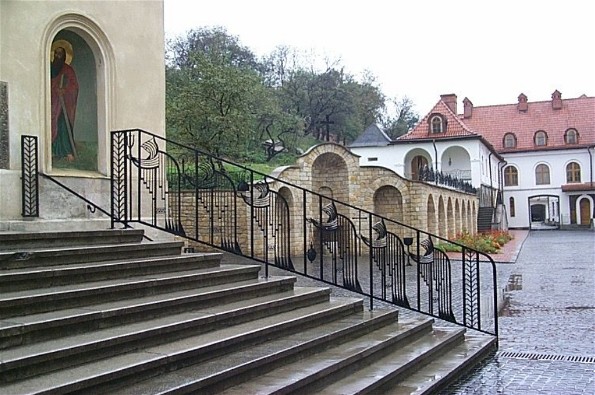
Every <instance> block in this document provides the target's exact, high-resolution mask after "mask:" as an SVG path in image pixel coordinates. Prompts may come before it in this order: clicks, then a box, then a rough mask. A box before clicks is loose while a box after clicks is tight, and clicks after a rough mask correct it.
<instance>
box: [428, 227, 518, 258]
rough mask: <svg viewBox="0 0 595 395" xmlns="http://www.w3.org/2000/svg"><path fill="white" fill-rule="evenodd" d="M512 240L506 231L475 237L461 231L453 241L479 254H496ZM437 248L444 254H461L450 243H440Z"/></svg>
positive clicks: (456, 246)
mask: <svg viewBox="0 0 595 395" xmlns="http://www.w3.org/2000/svg"><path fill="white" fill-rule="evenodd" d="M512 239H513V236H512V235H511V234H510V233H509V232H507V231H490V232H483V233H478V234H476V235H472V234H470V233H469V232H468V231H463V232H462V233H459V234H458V235H457V237H456V238H455V240H454V241H455V242H457V243H459V244H462V245H464V246H466V247H469V248H473V249H475V250H478V251H480V252H484V253H488V254H494V253H498V252H499V251H500V248H502V246H504V244H506V243H508V242H509V241H510V240H512ZM437 248H439V249H441V250H442V251H445V252H461V247H460V246H458V245H456V244H451V243H440V244H439V245H438V246H437Z"/></svg>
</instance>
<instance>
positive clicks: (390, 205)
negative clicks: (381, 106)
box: [271, 143, 477, 248]
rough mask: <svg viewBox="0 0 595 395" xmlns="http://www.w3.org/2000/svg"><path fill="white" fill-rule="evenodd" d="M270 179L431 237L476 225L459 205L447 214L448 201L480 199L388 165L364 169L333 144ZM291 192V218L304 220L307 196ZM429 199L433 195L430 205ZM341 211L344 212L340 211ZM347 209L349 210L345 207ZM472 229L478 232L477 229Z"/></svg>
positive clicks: (355, 158)
mask: <svg viewBox="0 0 595 395" xmlns="http://www.w3.org/2000/svg"><path fill="white" fill-rule="evenodd" d="M271 176H273V177H276V178H278V179H280V180H282V181H284V182H287V183H290V184H293V185H294V186H296V187H301V188H304V189H307V190H312V191H315V192H319V191H322V192H324V191H327V192H325V194H327V193H329V192H328V191H329V190H330V191H332V197H333V198H334V199H336V200H338V201H342V202H344V203H348V204H350V205H351V206H354V207H359V208H362V209H365V210H368V211H372V212H376V213H377V214H378V215H382V216H386V217H388V218H390V219H394V220H397V221H398V222H401V223H403V224H406V225H409V226H412V227H414V228H418V229H421V230H423V231H426V232H429V233H432V234H436V233H439V235H440V236H442V237H448V233H449V232H450V233H452V232H454V230H455V222H459V223H463V224H474V223H475V219H474V217H472V216H471V215H472V212H471V210H466V211H465V212H464V213H460V212H459V213H455V209H454V204H450V211H451V212H450V213H447V202H448V201H451V202H452V201H455V202H459V204H462V205H467V206H468V207H469V205H473V207H475V206H476V201H477V197H476V196H475V195H471V194H467V193H463V192H459V191H455V190H452V189H448V188H444V187H441V186H436V185H431V184H428V183H424V182H419V181H411V180H408V179H405V178H403V177H401V176H399V175H398V174H396V173H395V172H393V171H392V170H389V169H387V168H384V167H374V166H365V167H360V166H359V156H357V155H355V154H353V153H352V152H350V151H349V150H347V149H346V148H345V147H343V146H341V145H338V144H334V143H326V144H321V145H318V146H315V147H313V148H311V149H310V150H309V151H308V152H306V153H305V154H304V155H302V156H301V157H300V158H298V160H297V162H296V164H295V165H292V166H286V167H282V168H279V169H277V170H275V171H274V172H273V173H272V174H271ZM271 187H272V188H273V189H278V188H280V187H282V185H277V186H276V185H275V183H273V184H272V186H271ZM288 190H291V194H292V196H293V205H292V207H293V208H292V209H293V210H295V212H294V213H293V214H292V218H293V219H296V220H297V218H298V217H299V218H301V216H303V215H302V214H303V199H304V194H303V192H302V191H301V190H300V189H299V188H292V187H288ZM430 196H432V199H431V201H430V200H429V197H430ZM399 197H400V202H399ZM440 201H442V202H443V205H442V213H443V214H441V209H440V206H439V202H440ZM310 203H311V202H308V204H310ZM432 207H433V208H432ZM339 211H340V212H341V209H340V210H339ZM343 211H345V208H344V207H343ZM347 211H353V212H341V213H342V214H344V215H346V216H349V217H351V218H353V217H356V216H357V215H358V214H357V212H355V210H353V209H349V210H347ZM473 213H474V212H473ZM307 215H311V212H307ZM473 215H474V214H473ZM455 216H460V219H459V218H457V219H455ZM440 218H443V219H444V223H440ZM447 218H450V219H451V222H453V223H452V224H451V225H450V226H449V225H448V224H447V222H446V220H447ZM300 224H302V223H301V222H300ZM296 225H297V223H296ZM298 226H299V225H298ZM459 227H460V226H459ZM468 230H469V231H470V232H472V233H473V232H475V226H473V229H468ZM294 245H295V246H296V247H298V248H299V246H301V245H303V244H302V242H301V241H296V242H294Z"/></svg>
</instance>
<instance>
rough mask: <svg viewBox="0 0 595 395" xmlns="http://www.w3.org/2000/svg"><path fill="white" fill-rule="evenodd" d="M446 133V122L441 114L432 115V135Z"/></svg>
mask: <svg viewBox="0 0 595 395" xmlns="http://www.w3.org/2000/svg"><path fill="white" fill-rule="evenodd" d="M445 131H446V121H445V120H444V118H443V117H442V115H440V114H436V115H432V116H431V117H430V133H432V134H436V133H443V132H445Z"/></svg>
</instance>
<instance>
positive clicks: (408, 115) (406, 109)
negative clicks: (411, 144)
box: [382, 96, 419, 139]
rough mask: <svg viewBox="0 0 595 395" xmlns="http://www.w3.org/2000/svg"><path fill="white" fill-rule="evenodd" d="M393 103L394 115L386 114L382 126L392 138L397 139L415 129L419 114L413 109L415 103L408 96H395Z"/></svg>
mask: <svg viewBox="0 0 595 395" xmlns="http://www.w3.org/2000/svg"><path fill="white" fill-rule="evenodd" d="M391 104H392V106H393V108H394V115H389V116H386V117H385V118H384V119H383V120H382V126H383V127H384V131H385V132H386V134H387V135H388V136H389V137H390V138H392V139H396V138H397V137H399V136H402V135H404V134H405V133H407V132H409V131H410V130H411V129H413V127H414V126H415V125H416V124H417V122H418V121H419V115H418V114H417V113H416V112H415V111H414V110H413V106H414V104H413V102H412V101H411V99H409V98H408V97H407V96H404V97H402V98H401V99H397V98H393V99H392V100H391Z"/></svg>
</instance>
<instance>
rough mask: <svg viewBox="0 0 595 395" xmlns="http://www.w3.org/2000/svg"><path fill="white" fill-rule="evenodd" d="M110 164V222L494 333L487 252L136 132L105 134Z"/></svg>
mask: <svg viewBox="0 0 595 395" xmlns="http://www.w3.org/2000/svg"><path fill="white" fill-rule="evenodd" d="M166 148H167V149H166ZM111 159H112V163H111V177H110V178H111V184H112V186H111V191H112V204H111V207H112V215H111V217H112V221H113V223H115V222H118V223H124V224H128V223H131V222H137V223H142V224H144V225H146V226H151V227H155V228H157V229H161V230H164V231H167V232H170V233H173V234H176V235H179V236H182V237H185V238H188V239H190V240H194V241H196V242H199V243H203V244H206V245H209V246H212V247H216V248H219V249H222V250H224V251H229V252H232V253H234V254H238V255H242V256H245V257H248V258H251V259H253V260H255V261H258V262H262V263H264V264H265V270H266V274H267V276H268V268H269V265H273V266H275V267H279V268H281V269H284V270H288V271H291V272H295V273H298V274H301V275H304V276H306V277H309V278H312V279H316V280H318V281H321V282H324V283H328V284H332V285H335V286H338V287H342V288H345V289H348V290H350V291H354V292H357V293H360V294H362V295H364V296H366V297H368V298H369V299H370V307H371V308H373V304H374V301H375V300H380V301H384V302H389V303H393V304H396V305H398V306H402V307H406V308H409V309H411V310H414V311H418V312H421V313H424V314H428V315H431V316H434V317H437V318H441V319H446V320H448V321H451V322H455V323H457V324H459V325H463V326H465V327H468V328H472V329H475V330H478V331H481V332H485V333H490V334H493V335H496V336H497V335H498V314H497V310H498V307H497V283H496V266H495V263H494V260H493V259H492V258H491V257H490V256H489V255H488V254H485V253H482V252H480V251H477V250H475V249H472V248H469V247H467V246H464V245H462V244H459V243H457V242H454V241H449V240H447V239H445V238H443V237H441V236H438V235H436V234H433V233H429V232H425V231H423V230H421V229H416V228H414V227H412V226H410V225H407V224H404V223H401V222H399V221H396V220H393V219H390V218H387V217H385V216H381V215H378V214H376V213H374V212H372V211H369V210H366V209H363V208H359V207H356V206H354V205H352V204H350V203H347V202H342V201H340V200H338V199H333V198H332V197H331V196H328V195H325V194H322V193H318V192H314V191H311V190H308V189H306V188H304V187H302V186H300V185H295V184H293V183H290V182H287V181H285V180H282V179H280V178H277V177H274V176H271V175H267V174H264V173H260V172H258V171H254V170H252V169H249V168H247V167H245V166H242V165H238V164H235V163H233V162H231V161H228V160H226V159H224V158H218V157H215V156H212V155H210V154H209V153H206V152H202V151H200V150H197V149H194V148H192V147H189V146H187V145H184V144H179V143H176V142H174V141H171V140H168V139H165V138H163V137H160V136H158V135H155V134H153V133H150V132H146V131H144V130H141V129H127V130H118V131H114V132H112V139H111ZM445 243H448V244H450V245H452V246H456V247H458V248H459V249H460V252H458V253H445V252H443V251H442V249H441V248H440V245H441V244H445ZM299 261H301V263H300V265H298V262H299ZM412 262H415V264H413V263H412ZM300 266H301V267H300ZM366 276H369V278H368V279H369V282H361V281H360V279H364V278H365V277H366ZM490 295H491V296H490Z"/></svg>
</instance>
